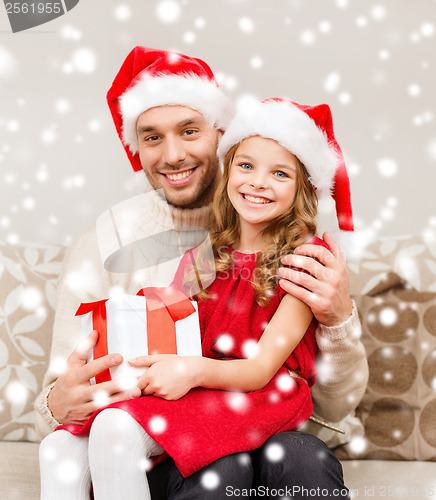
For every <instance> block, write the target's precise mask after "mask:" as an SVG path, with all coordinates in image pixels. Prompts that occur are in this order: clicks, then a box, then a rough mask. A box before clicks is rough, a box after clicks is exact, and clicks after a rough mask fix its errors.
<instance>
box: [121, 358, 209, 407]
mask: <svg viewBox="0 0 436 500" xmlns="http://www.w3.org/2000/svg"><path fill="white" fill-rule="evenodd" d="M202 359H203V358H202V357H200V356H177V355H176V354H153V355H150V356H139V357H137V358H134V359H131V360H129V363H130V364H131V365H132V366H136V367H149V368H148V370H146V372H145V373H144V374H143V375H142V376H141V377H139V379H138V387H139V389H140V390H141V391H142V394H144V395H149V394H152V395H153V396H158V397H160V398H163V399H169V400H174V399H180V398H181V397H182V396H184V395H185V394H186V393H187V392H189V391H190V390H191V389H192V388H193V387H196V375H197V373H199V369H200V364H201V360H202Z"/></svg>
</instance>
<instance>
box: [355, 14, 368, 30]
mask: <svg viewBox="0 0 436 500" xmlns="http://www.w3.org/2000/svg"><path fill="white" fill-rule="evenodd" d="M356 24H357V26H358V27H359V28H365V27H366V26H367V25H368V19H367V18H366V17H365V16H359V17H358V18H357V19H356Z"/></svg>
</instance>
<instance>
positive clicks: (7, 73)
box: [0, 45, 17, 78]
mask: <svg viewBox="0 0 436 500" xmlns="http://www.w3.org/2000/svg"><path fill="white" fill-rule="evenodd" d="M16 70H17V63H16V60H15V58H14V56H13V55H12V54H11V53H10V52H9V50H8V49H6V48H5V47H3V45H0V77H3V78H11V77H12V76H14V75H15V72H16Z"/></svg>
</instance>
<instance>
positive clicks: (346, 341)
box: [279, 233, 368, 422]
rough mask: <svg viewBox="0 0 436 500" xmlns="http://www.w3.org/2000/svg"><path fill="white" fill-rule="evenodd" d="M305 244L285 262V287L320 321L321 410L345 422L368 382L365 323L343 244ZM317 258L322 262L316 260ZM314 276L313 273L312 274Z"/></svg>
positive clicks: (316, 396)
mask: <svg viewBox="0 0 436 500" xmlns="http://www.w3.org/2000/svg"><path fill="white" fill-rule="evenodd" d="M323 239H324V241H325V243H327V245H328V246H329V248H330V251H329V250H328V249H327V248H324V247H322V246H319V245H301V246H300V247H298V248H296V249H295V252H294V254H290V255H286V256H285V257H283V259H282V263H283V264H284V265H287V266H292V267H293V268H300V269H302V270H303V271H306V273H305V272H302V271H297V270H295V269H289V268H281V269H280V272H279V276H280V277H281V278H282V279H280V282H279V283H280V286H281V287H282V288H283V289H284V290H285V291H286V292H288V293H290V294H291V295H294V296H295V297H297V298H299V299H300V300H302V301H303V302H305V303H306V304H307V305H308V306H309V307H310V308H311V309H312V312H313V314H314V316H315V317H316V318H317V320H318V322H319V325H318V328H317V332H316V338H317V345H318V349H319V352H318V363H317V367H318V381H317V383H316V384H315V385H314V387H313V388H312V397H313V400H314V407H315V412H316V413H317V414H318V415H319V416H320V417H321V418H323V419H325V420H328V421H330V422H339V421H340V420H342V419H343V418H344V417H345V416H346V415H347V414H349V413H351V412H352V411H354V410H355V408H356V407H357V405H358V403H359V401H360V399H361V398H362V396H363V394H364V392H365V389H366V385H367V381H368V363H367V359H366V354H365V349H364V347H363V344H362V343H361V342H360V333H361V329H360V322H359V317H358V314H357V311H356V309H355V308H354V307H353V302H352V300H351V298H350V292H349V277H348V270H347V265H346V262H345V259H344V258H343V256H342V253H341V251H340V247H339V245H338V244H337V243H336V242H335V240H334V239H333V238H332V236H331V235H330V234H329V233H325V234H324V235H323ZM315 259H317V260H315ZM307 273H309V274H307Z"/></svg>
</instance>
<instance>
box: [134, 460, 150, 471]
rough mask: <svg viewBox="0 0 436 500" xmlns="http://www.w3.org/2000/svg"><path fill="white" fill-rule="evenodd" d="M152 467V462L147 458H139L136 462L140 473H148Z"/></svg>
mask: <svg viewBox="0 0 436 500" xmlns="http://www.w3.org/2000/svg"><path fill="white" fill-rule="evenodd" d="M152 467H153V462H152V461H151V460H150V459H149V458H141V459H140V460H139V462H138V469H139V470H140V471H141V472H148V471H149V470H151V468H152Z"/></svg>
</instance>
